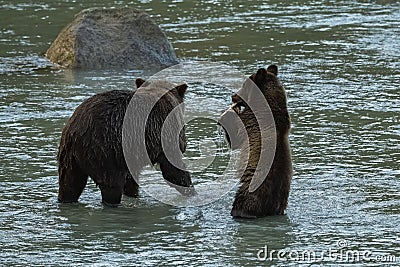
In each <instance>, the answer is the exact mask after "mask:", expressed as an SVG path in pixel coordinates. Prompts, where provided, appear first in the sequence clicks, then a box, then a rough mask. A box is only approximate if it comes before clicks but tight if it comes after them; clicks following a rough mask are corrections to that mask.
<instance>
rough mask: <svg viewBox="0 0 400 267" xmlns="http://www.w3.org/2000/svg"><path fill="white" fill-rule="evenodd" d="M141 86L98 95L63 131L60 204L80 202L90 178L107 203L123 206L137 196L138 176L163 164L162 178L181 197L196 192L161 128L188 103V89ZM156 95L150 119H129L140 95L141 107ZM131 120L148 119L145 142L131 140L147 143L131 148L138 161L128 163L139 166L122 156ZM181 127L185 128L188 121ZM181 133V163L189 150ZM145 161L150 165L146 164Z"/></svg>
mask: <svg viewBox="0 0 400 267" xmlns="http://www.w3.org/2000/svg"><path fill="white" fill-rule="evenodd" d="M136 87H137V89H136V90H135V91H133V90H132V91H131V90H113V91H108V92H104V93H99V94H97V95H94V96H92V97H90V98H89V99H87V100H86V101H84V102H83V103H82V104H80V105H79V106H78V107H77V108H76V110H75V112H74V113H73V115H72V117H71V118H70V119H69V120H68V122H67V124H66V126H65V127H64V129H63V131H62V136H61V141H60V146H59V150H58V155H57V161H58V173H59V193H58V201H59V202H64V203H69V202H77V201H78V198H79V197H80V195H81V193H82V191H83V190H84V188H85V186H86V183H87V179H88V176H90V177H91V178H92V180H93V181H94V182H95V183H96V185H97V186H98V187H99V188H100V191H101V196H102V202H103V203H104V204H105V205H107V206H116V205H118V204H120V202H121V197H122V194H125V195H127V196H131V197H136V196H137V195H138V184H137V182H136V181H137V178H138V177H136V175H138V174H139V172H140V170H141V168H143V167H144V165H146V164H148V163H150V164H153V165H154V164H156V163H158V164H159V167H160V169H161V172H162V175H163V178H164V179H165V180H166V181H167V183H168V184H169V185H171V186H175V185H176V187H175V188H177V190H178V191H179V192H180V193H182V194H184V195H187V196H190V195H193V194H194V193H195V191H194V188H193V185H192V181H191V178H190V175H189V173H188V172H187V171H185V170H184V164H183V163H182V164H181V166H179V168H178V167H177V166H176V164H175V165H173V164H172V163H171V162H170V161H169V158H168V157H167V156H166V155H165V153H164V151H163V149H162V144H161V130H162V127H163V125H162V124H163V122H164V121H165V120H166V118H167V117H168V115H169V114H170V112H171V111H173V110H174V108H176V106H178V105H179V104H183V101H184V96H185V93H186V89H187V85H186V84H182V85H178V86H175V87H174V85H172V84H171V83H169V82H166V81H144V80H142V79H140V78H138V79H137V80H136ZM155 92H157V93H158V94H159V95H161V96H160V98H159V99H158V100H157V101H156V102H155V103H154V105H153V107H152V109H151V112H150V113H149V114H140V112H137V114H136V113H135V114H126V113H127V109H128V107H129V104H130V102H131V100H132V98H133V97H134V95H135V94H136V95H138V96H139V95H140V97H139V100H140V101H143V103H142V102H139V105H141V104H143V105H145V104H146V103H145V102H146V101H147V100H148V99H150V100H151V99H153V98H154V97H153V95H154V94H155ZM151 101H153V100H151ZM147 102H148V101H147ZM140 108H141V107H140V106H139V107H138V108H137V109H136V110H140ZM127 115H129V116H127ZM181 115H182V116H180V117H179V118H181V119H182V121H183V114H181ZM126 117H130V118H138V117H143V118H140V119H143V120H146V129H145V132H144V136H143V139H145V140H143V141H142V140H140V139H141V138H142V137H141V136H135V134H133V135H132V136H131V138H132V140H133V141H132V140H131V144H132V142H136V144H140V142H142V143H144V144H145V145H143V146H139V145H137V146H134V147H132V146H131V147H130V149H132V151H129V155H135V157H131V158H130V159H129V160H136V162H127V161H126V157H125V156H124V153H125V152H126V151H123V149H124V144H123V143H122V142H123V127H124V119H126ZM181 123H182V125H183V122H181ZM132 127H135V125H132ZM176 127H178V126H176ZM176 127H175V128H176ZM177 131H178V132H177V134H176V135H177V136H176V139H179V148H178V150H180V151H179V153H177V154H179V155H180V156H177V157H176V158H178V161H179V160H182V153H183V152H184V151H185V148H186V137H185V132H184V128H182V129H181V130H179V129H178V130H177ZM175 133H176V131H175ZM146 157H148V159H149V160H148V161H146V160H143V159H145V158H146ZM175 160H176V159H175ZM132 166H133V167H132ZM128 167H129V168H128ZM132 168H135V170H132ZM133 175H134V176H135V177H134V176H133ZM182 188H183V189H182Z"/></svg>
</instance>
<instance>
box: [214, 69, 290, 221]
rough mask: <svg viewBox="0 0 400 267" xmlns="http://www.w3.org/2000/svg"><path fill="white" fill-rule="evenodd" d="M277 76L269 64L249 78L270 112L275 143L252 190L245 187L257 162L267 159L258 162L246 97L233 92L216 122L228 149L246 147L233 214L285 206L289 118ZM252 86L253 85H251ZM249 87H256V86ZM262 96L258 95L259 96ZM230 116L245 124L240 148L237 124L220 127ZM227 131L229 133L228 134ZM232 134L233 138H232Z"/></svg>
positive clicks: (257, 139)
mask: <svg viewBox="0 0 400 267" xmlns="http://www.w3.org/2000/svg"><path fill="white" fill-rule="evenodd" d="M277 75H278V68H277V66H275V65H271V66H269V67H268V68H267V69H264V68H261V69H259V70H258V71H257V72H256V73H255V74H253V75H251V76H250V77H249V79H250V80H251V81H253V82H254V84H255V85H257V87H258V89H259V90H261V92H262V95H263V96H264V97H265V99H266V100H267V102H268V105H269V107H270V109H271V111H272V115H273V117H271V121H272V120H273V122H274V124H275V133H274V134H273V135H271V136H273V138H274V139H275V140H274V141H275V144H276V147H275V155H272V156H273V161H272V165H271V168H270V169H269V172H268V174H267V176H266V178H265V179H263V180H262V182H261V183H260V185H259V186H258V187H257V188H256V189H255V190H250V188H249V187H250V184H251V182H252V179H253V176H254V173H255V169H256V166H257V165H258V164H260V165H261V166H262V167H264V166H265V168H267V165H268V164H267V162H259V160H260V153H261V151H260V150H261V148H260V147H261V134H260V128H259V122H258V121H257V119H256V117H255V115H254V112H253V110H252V109H251V108H249V105H248V104H249V102H248V101H249V100H248V99H243V98H242V97H240V96H239V95H238V94H235V95H233V96H232V108H230V109H228V110H227V111H226V112H225V113H224V114H223V115H222V117H221V119H220V121H219V123H220V124H221V125H222V126H223V127H224V128H225V132H226V135H227V139H228V142H229V143H230V145H231V148H232V149H235V148H241V151H242V152H241V154H244V150H246V149H247V151H246V152H247V155H245V156H244V158H245V160H243V162H246V164H245V166H242V170H243V174H242V176H241V178H240V182H241V186H240V188H239V190H238V191H237V193H236V196H235V200H234V203H233V207H232V211H231V215H232V216H233V217H241V218H257V217H263V216H267V215H282V214H284V210H285V209H286V207H287V202H288V196H289V189H290V183H291V179H292V160H291V152H290V146H289V130H290V117H289V113H288V109H287V100H286V93H285V90H284V88H283V86H282V85H281V83H280V81H279V79H278V77H277ZM254 88H256V87H255V86H254ZM253 90H257V88H256V89H253ZM239 92H240V91H239ZM262 95H260V96H261V97H262ZM241 96H246V93H244V94H241ZM236 114H237V115H236ZM233 117H239V118H238V119H239V120H241V122H242V123H243V125H244V127H245V130H244V131H245V135H247V137H248V145H247V148H243V144H242V143H243V138H242V139H241V137H238V136H234V135H235V134H236V135H238V129H235V127H236V128H237V127H239V126H235V125H236V124H238V123H236V122H234V123H233V126H231V129H229V130H228V129H226V127H225V126H224V124H225V125H229V122H231V125H232V121H233ZM227 122H228V123H227ZM232 127H233V128H232ZM228 133H231V134H232V133H233V136H228ZM232 137H233V139H234V140H232ZM235 142H236V144H235ZM271 159H272V158H271ZM247 160H248V161H247ZM264 177H265V176H263V177H262V178H264Z"/></svg>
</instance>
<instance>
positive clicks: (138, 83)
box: [135, 78, 146, 88]
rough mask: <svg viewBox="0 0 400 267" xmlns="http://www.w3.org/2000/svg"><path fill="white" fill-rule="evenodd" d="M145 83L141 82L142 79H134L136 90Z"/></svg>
mask: <svg viewBox="0 0 400 267" xmlns="http://www.w3.org/2000/svg"><path fill="white" fill-rule="evenodd" d="M145 82H146V81H145V80H143V79H142V78H137V79H136V82H135V83H136V88H139V87H140V86H142V84H144V83H145Z"/></svg>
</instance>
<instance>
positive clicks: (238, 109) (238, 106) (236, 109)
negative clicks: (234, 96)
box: [233, 103, 246, 114]
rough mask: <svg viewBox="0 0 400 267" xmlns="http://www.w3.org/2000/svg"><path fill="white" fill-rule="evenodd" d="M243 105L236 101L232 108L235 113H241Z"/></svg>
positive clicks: (243, 108)
mask: <svg viewBox="0 0 400 267" xmlns="http://www.w3.org/2000/svg"><path fill="white" fill-rule="evenodd" d="M245 108H246V107H245V106H244V105H243V104H242V103H237V104H235V105H234V106H233V110H234V111H235V112H236V113H237V114H241V113H242V112H243V111H244V110H245Z"/></svg>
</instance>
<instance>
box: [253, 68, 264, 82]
mask: <svg viewBox="0 0 400 267" xmlns="http://www.w3.org/2000/svg"><path fill="white" fill-rule="evenodd" d="M253 75H254V74H253ZM253 75H251V77H252V78H253V79H252V80H253V81H254V82H255V83H256V84H257V85H259V83H262V82H264V81H265V80H266V79H267V76H268V74H267V70H266V69H264V68H261V69H258V71H257V73H256V74H255V75H254V76H253Z"/></svg>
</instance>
